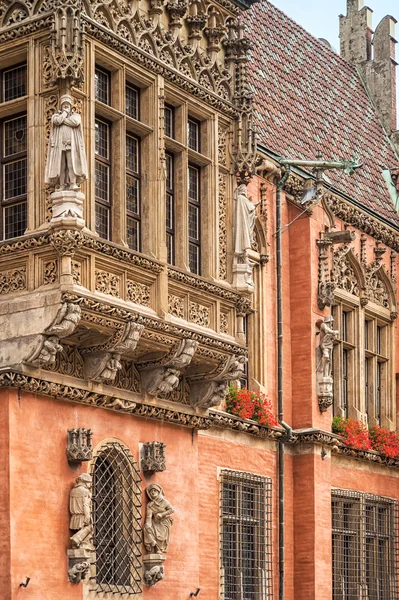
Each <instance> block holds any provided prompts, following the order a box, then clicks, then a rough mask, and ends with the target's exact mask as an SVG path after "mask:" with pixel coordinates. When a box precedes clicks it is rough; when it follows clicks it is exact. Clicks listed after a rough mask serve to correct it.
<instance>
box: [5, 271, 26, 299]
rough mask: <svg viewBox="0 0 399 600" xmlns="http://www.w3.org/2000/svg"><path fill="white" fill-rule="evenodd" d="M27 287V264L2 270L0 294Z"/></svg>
mask: <svg viewBox="0 0 399 600" xmlns="http://www.w3.org/2000/svg"><path fill="white" fill-rule="evenodd" d="M26 289H27V284H26V266H21V267H18V268H16V269H7V270H6V271H0V294H12V293H14V292H19V291H22V290H26Z"/></svg>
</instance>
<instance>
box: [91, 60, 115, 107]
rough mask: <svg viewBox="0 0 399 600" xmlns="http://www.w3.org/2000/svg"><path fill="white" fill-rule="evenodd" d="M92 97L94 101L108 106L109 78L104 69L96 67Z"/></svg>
mask: <svg viewBox="0 0 399 600" xmlns="http://www.w3.org/2000/svg"><path fill="white" fill-rule="evenodd" d="M94 95H95V99H96V100H99V101H100V102H103V103H104V104H109V103H110V99H111V76H110V74H109V73H108V71H106V70H105V69H101V68H100V67H96V70H95V73H94Z"/></svg>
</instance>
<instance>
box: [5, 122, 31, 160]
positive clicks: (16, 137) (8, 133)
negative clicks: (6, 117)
mask: <svg viewBox="0 0 399 600" xmlns="http://www.w3.org/2000/svg"><path fill="white" fill-rule="evenodd" d="M3 147H4V156H5V157H7V156H11V155H12V154H18V153H19V152H26V148H27V136H26V117H18V118H17V119H11V120H10V121H5V123H4V145H3Z"/></svg>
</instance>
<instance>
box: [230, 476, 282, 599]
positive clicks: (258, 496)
mask: <svg viewBox="0 0 399 600" xmlns="http://www.w3.org/2000/svg"><path fill="white" fill-rule="evenodd" d="M220 482H221V544H220V553H221V561H220V562H221V569H222V573H221V574H222V577H221V598H223V600H267V599H268V598H271V597H272V578H271V510H272V505H271V501H272V499H271V480H270V479H269V478H267V477H260V476H257V475H252V474H250V473H242V472H236V471H228V470H223V471H222V472H221V476H220Z"/></svg>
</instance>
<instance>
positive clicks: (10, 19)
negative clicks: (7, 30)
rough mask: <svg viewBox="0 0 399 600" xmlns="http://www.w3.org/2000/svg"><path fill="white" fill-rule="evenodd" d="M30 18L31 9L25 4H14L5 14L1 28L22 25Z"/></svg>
mask: <svg viewBox="0 0 399 600" xmlns="http://www.w3.org/2000/svg"><path fill="white" fill-rule="evenodd" d="M28 17H29V9H28V7H27V6H26V5H25V4H24V3H23V2H14V3H13V4H11V6H10V7H9V8H8V10H7V11H6V12H5V13H4V16H3V18H2V21H1V27H8V26H9V25H15V24H16V23H20V22H21V21H24V20H25V19H27V18H28Z"/></svg>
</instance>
